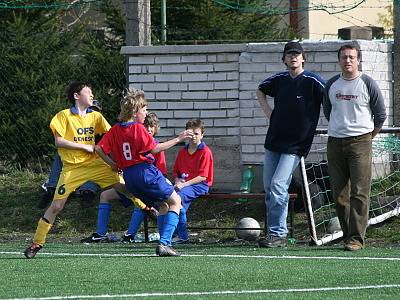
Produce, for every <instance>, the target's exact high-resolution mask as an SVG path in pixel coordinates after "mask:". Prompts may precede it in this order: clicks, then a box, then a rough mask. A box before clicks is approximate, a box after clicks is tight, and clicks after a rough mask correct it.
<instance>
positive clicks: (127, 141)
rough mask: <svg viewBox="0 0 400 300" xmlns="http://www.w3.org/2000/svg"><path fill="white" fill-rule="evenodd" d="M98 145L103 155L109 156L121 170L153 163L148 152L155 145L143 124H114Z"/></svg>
mask: <svg viewBox="0 0 400 300" xmlns="http://www.w3.org/2000/svg"><path fill="white" fill-rule="evenodd" d="M98 145H99V146H100V147H101V148H102V149H103V151H104V153H105V154H107V155H109V154H111V156H112V158H113V160H114V161H115V162H116V163H117V166H118V168H119V169H121V170H123V169H126V168H128V167H130V166H133V165H136V164H140V163H142V162H147V163H149V164H151V163H153V162H154V157H153V155H152V154H151V153H150V151H151V150H152V149H153V148H154V147H155V146H156V143H155V141H154V139H153V137H152V136H151V135H150V134H149V132H148V131H147V130H146V128H145V127H144V126H143V124H140V123H137V122H122V123H117V124H115V125H114V126H113V127H111V129H110V130H109V131H108V132H107V133H106V134H105V135H104V136H103V138H102V139H101V141H100V142H99V144H98Z"/></svg>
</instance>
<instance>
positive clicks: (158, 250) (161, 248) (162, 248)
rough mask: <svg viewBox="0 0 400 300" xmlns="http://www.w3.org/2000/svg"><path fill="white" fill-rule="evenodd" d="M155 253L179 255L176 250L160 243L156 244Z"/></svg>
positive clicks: (159, 254)
mask: <svg viewBox="0 0 400 300" xmlns="http://www.w3.org/2000/svg"><path fill="white" fill-rule="evenodd" d="M156 254H157V255H158V256H180V254H179V253H178V252H176V251H175V249H174V248H172V247H170V246H166V245H161V244H159V245H157V247H156Z"/></svg>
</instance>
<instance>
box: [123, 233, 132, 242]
mask: <svg viewBox="0 0 400 300" xmlns="http://www.w3.org/2000/svg"><path fill="white" fill-rule="evenodd" d="M121 240H122V242H123V243H134V242H135V236H134V235H133V234H126V233H124V235H123V236H122V239H121Z"/></svg>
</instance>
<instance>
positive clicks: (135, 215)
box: [122, 112, 167, 243]
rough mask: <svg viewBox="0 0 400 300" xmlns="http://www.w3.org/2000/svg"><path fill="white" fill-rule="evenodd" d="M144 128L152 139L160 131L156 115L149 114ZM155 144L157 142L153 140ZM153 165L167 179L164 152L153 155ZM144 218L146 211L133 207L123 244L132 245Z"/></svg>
mask: <svg viewBox="0 0 400 300" xmlns="http://www.w3.org/2000/svg"><path fill="white" fill-rule="evenodd" d="M143 125H144V127H146V129H147V131H148V132H149V134H150V135H151V136H152V137H153V138H154V136H155V135H156V134H157V133H158V131H159V130H160V121H159V120H158V117H157V115H156V113H154V112H149V113H148V114H147V116H146V118H145V120H144V124H143ZM155 141H156V143H158V141H157V140H156V139H155ZM154 159H155V161H154V165H155V166H156V167H157V168H158V169H159V170H160V171H161V173H162V174H163V175H164V176H165V177H167V161H166V158H165V153H164V151H161V152H158V153H157V154H154ZM145 216H146V211H145V210H143V209H140V208H139V207H135V208H134V210H133V212H132V217H131V221H130V222H129V227H128V230H127V231H126V233H125V234H124V235H123V236H122V241H123V242H125V243H134V242H135V235H136V233H137V232H138V230H139V228H140V226H141V225H142V222H143V220H144V218H145Z"/></svg>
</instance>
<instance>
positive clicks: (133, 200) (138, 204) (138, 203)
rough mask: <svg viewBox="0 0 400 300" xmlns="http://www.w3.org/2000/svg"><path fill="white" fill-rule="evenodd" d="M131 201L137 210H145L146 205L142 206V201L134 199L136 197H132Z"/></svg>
mask: <svg viewBox="0 0 400 300" xmlns="http://www.w3.org/2000/svg"><path fill="white" fill-rule="evenodd" d="M131 200H132V202H133V204H134V205H135V206H136V207H138V208H140V209H145V207H146V204H144V203H143V202H142V200H140V199H138V198H136V197H132V198H131Z"/></svg>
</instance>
